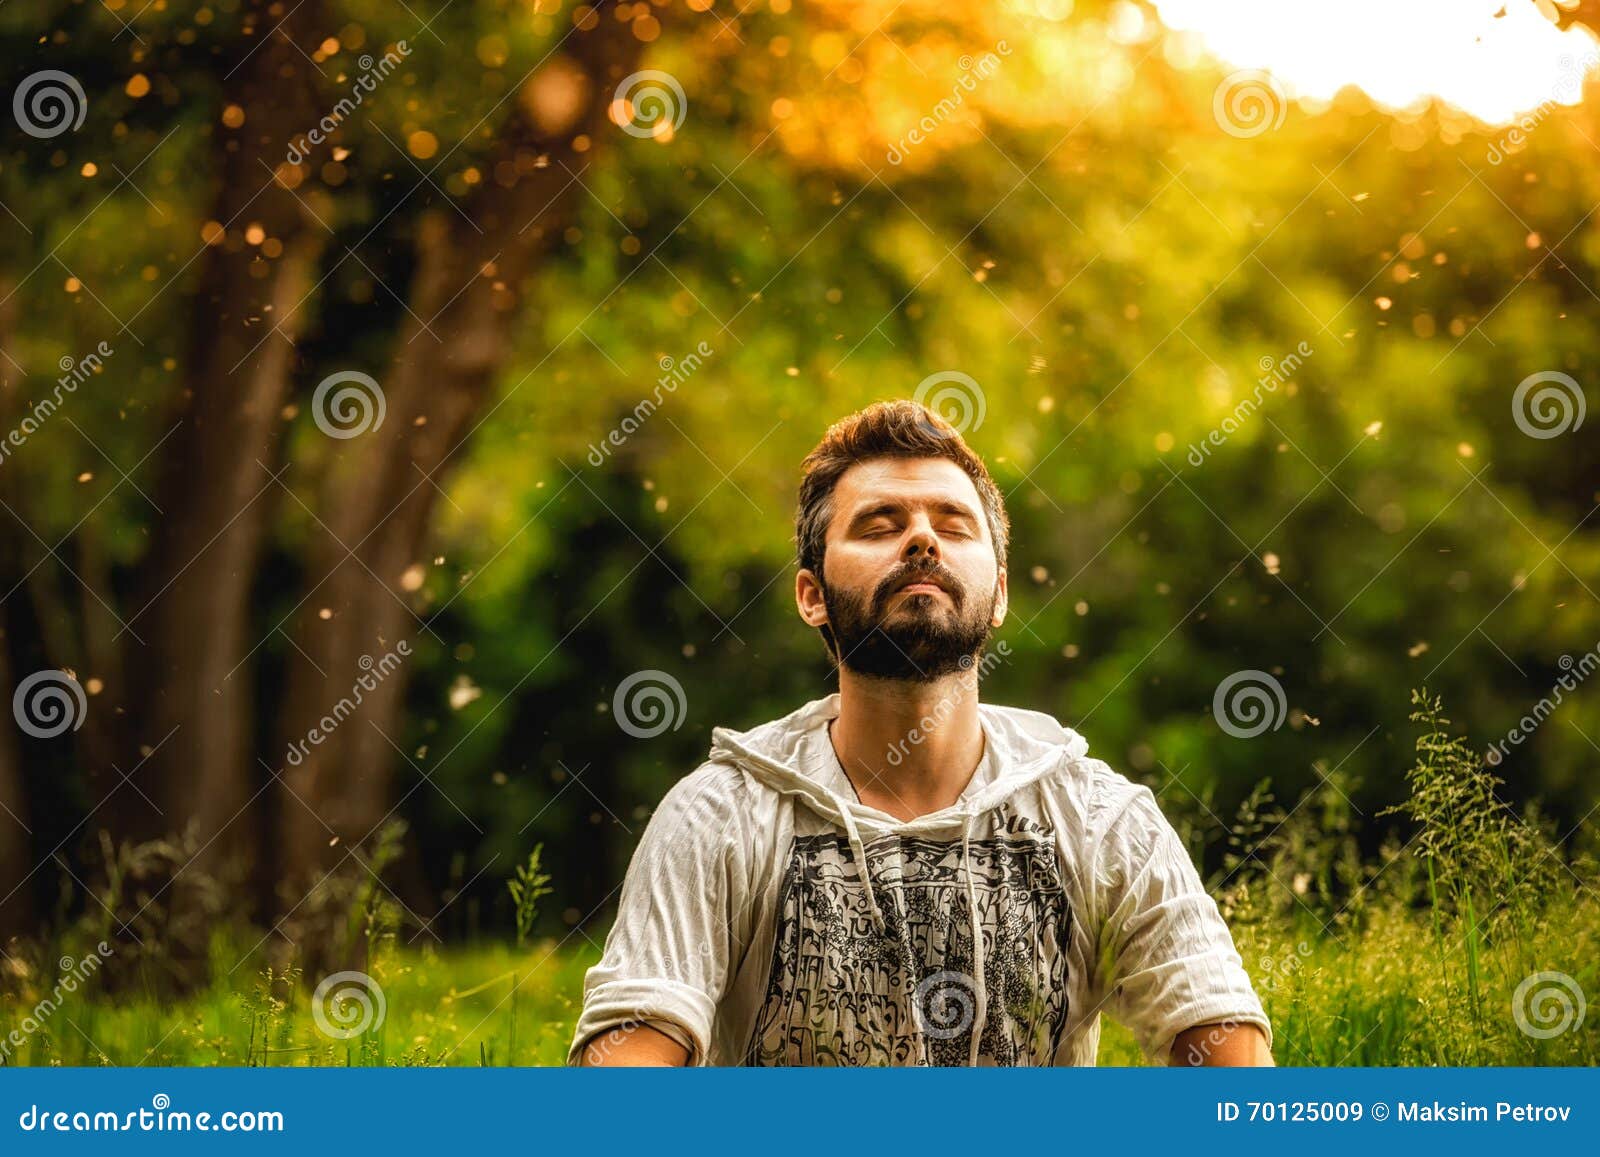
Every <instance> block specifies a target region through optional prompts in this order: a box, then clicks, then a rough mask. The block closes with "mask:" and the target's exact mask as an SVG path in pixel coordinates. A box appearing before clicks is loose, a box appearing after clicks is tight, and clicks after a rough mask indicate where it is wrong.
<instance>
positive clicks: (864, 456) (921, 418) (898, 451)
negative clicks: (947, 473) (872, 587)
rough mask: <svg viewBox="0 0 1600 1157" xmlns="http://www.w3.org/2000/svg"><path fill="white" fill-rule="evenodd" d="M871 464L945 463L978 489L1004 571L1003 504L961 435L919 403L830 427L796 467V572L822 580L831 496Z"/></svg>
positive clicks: (1006, 528)
mask: <svg viewBox="0 0 1600 1157" xmlns="http://www.w3.org/2000/svg"><path fill="white" fill-rule="evenodd" d="M873 458H948V459H949V460H950V461H952V462H954V463H955V464H956V465H957V466H959V467H961V469H962V470H963V471H965V472H966V474H967V477H969V478H971V479H972V484H973V486H974V487H976V488H977V491H978V498H979V500H980V501H981V502H982V504H983V514H984V518H985V519H986V520H987V522H988V523H989V537H990V538H991V539H993V540H994V553H995V560H996V562H997V563H998V564H999V565H1000V566H1005V565H1006V548H1007V547H1008V545H1009V544H1010V537H1011V522H1010V520H1009V519H1008V518H1007V517H1006V506H1005V499H1004V497H1002V495H1001V494H1000V488H999V487H998V486H996V485H995V484H994V479H993V478H991V477H989V470H988V468H987V467H986V466H984V464H983V459H982V458H979V457H978V455H977V454H975V453H973V452H972V450H971V448H970V447H968V446H967V444H966V443H965V442H963V441H962V440H961V432H960V431H959V430H957V429H956V428H955V427H954V426H952V425H951V424H950V423H949V422H947V421H945V420H944V419H943V418H941V417H940V416H939V415H938V414H937V413H935V412H934V411H932V410H930V409H928V407H926V406H924V405H922V404H921V403H919V402H912V401H906V400H903V399H902V400H899V401H893V402H874V403H873V404H872V405H870V406H868V407H867V408H866V409H864V410H858V411H856V412H855V413H854V414H851V415H850V416H849V417H847V418H841V419H840V420H839V421H837V422H835V423H834V424H833V425H831V426H829V427H828V432H827V433H826V434H824V435H823V436H822V441H820V442H818V443H817V446H816V449H814V450H812V451H811V453H809V454H807V455H806V457H805V461H803V462H802V463H801V464H800V472H801V480H800V505H799V509H798V510H796V512H795V518H794V530H795V546H796V549H797V550H798V552H799V556H800V566H801V568H802V569H805V570H809V571H811V572H812V573H813V574H815V575H816V576H817V578H818V579H819V580H820V579H821V578H822V557H823V551H824V548H825V547H826V545H827V537H828V524H829V523H830V522H832V521H833V513H834V511H833V491H834V487H835V486H837V485H838V482H839V478H840V476H841V475H843V474H844V472H845V471H846V470H848V469H850V467H852V466H854V465H856V464H857V463H859V462H866V461H868V460H870V459H873Z"/></svg>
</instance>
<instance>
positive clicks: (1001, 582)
mask: <svg viewBox="0 0 1600 1157" xmlns="http://www.w3.org/2000/svg"><path fill="white" fill-rule="evenodd" d="M1009 606H1010V601H1009V599H1008V596H1007V594H1006V568H1005V567H1001V568H1000V577H999V578H998V579H996V580H995V598H994V618H993V619H992V620H991V621H990V625H991V626H996V627H998V626H999V625H1000V624H1001V623H1003V622H1005V621H1006V610H1007V608H1008V607H1009Z"/></svg>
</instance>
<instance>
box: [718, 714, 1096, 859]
mask: <svg viewBox="0 0 1600 1157" xmlns="http://www.w3.org/2000/svg"><path fill="white" fill-rule="evenodd" d="M838 715H839V694H838V692H834V693H833V694H831V695H828V696H826V697H824V698H821V699H814V700H812V701H811V702H810V703H807V704H806V705H805V706H803V707H800V708H798V709H797V710H795V711H792V712H790V713H789V714H788V715H785V716H783V717H782V718H780V719H774V720H772V721H770V722H768V723H763V724H761V725H760V726H758V727H753V728H751V729H750V730H748V731H733V730H731V729H730V728H727V727H718V728H715V729H714V730H713V731H712V733H711V738H712V743H711V758H712V759H713V760H715V761H717V762H722V763H731V764H734V765H735V766H737V767H740V768H742V769H743V770H744V771H745V772H747V773H748V774H749V775H751V776H752V777H753V778H755V779H756V780H757V781H758V782H760V783H763V784H765V785H766V786H768V787H770V788H773V789H774V790H776V791H778V792H780V793H782V794H784V795H791V796H796V797H798V798H800V799H801V800H803V801H804V802H805V804H806V806H807V807H809V808H810V809H811V810H812V811H814V812H816V813H817V815H819V816H821V817H822V818H824V819H827V820H830V821H832V822H833V823H836V824H838V825H840V826H841V827H844V826H846V825H847V824H848V823H849V822H850V821H854V822H855V823H857V824H860V825H862V826H865V827H868V828H871V829H874V830H882V831H884V832H887V833H893V834H895V835H907V836H909V835H919V836H925V835H935V834H940V833H946V832H950V831H955V830H960V829H961V828H962V827H963V823H964V821H965V820H966V819H967V818H968V817H971V816H976V815H981V814H982V813H984V812H987V811H991V810H993V809H994V808H996V807H998V806H999V805H1000V804H1002V803H1004V802H1005V801H1006V800H1007V799H1009V798H1011V797H1012V796H1013V795H1015V794H1016V793H1017V792H1019V791H1021V790H1022V789H1023V788H1026V787H1028V786H1030V785H1031V784H1033V783H1036V782H1038V781H1039V780H1040V779H1042V778H1045V777H1047V776H1051V775H1054V774H1058V773H1059V772H1061V771H1062V770H1064V769H1066V768H1067V767H1069V766H1070V765H1071V764H1072V762H1073V761H1074V760H1076V759H1078V758H1080V757H1081V756H1083V755H1084V754H1085V753H1086V752H1087V751H1088V750H1089V744H1088V741H1087V740H1085V739H1084V738H1083V736H1081V735H1079V734H1078V733H1077V732H1076V731H1074V730H1072V729H1071V728H1070V727H1064V726H1062V725H1061V724H1060V723H1059V722H1057V721H1056V719H1054V718H1053V717H1052V716H1049V715H1046V714H1045V713H1044V712H1042V711H1028V710H1025V709H1023V708H1020V707H1003V706H1000V705H998V704H993V703H980V704H979V705H978V716H979V721H980V724H981V726H982V727H983V732H984V736H985V743H984V752H985V756H984V758H985V762H986V763H988V764H989V765H990V774H989V775H988V776H987V778H986V780H985V782H983V783H981V784H979V783H974V784H973V785H972V786H970V787H969V788H968V790H967V791H966V792H964V793H963V794H962V797H961V798H960V799H959V800H957V801H956V802H955V803H954V804H951V805H950V806H949V807H947V808H944V809H942V810H940V811H936V812H931V813H929V814H928V815H924V816H918V817H917V818H916V819H912V820H897V819H895V818H894V817H893V816H891V815H889V814H887V813H886V812H882V811H879V810H878V809H876V808H872V807H868V806H867V805H865V804H863V803H861V802H860V801H859V800H857V799H855V798H853V796H844V795H841V794H840V793H839V792H837V791H835V790H833V788H831V787H830V786H829V785H828V784H827V783H826V781H825V777H824V774H823V772H824V769H825V768H828V767H831V766H836V761H827V760H824V761H819V760H818V759H816V758H815V753H816V752H817V751H818V750H821V748H820V745H821V744H825V743H829V742H830V741H829V740H828V738H827V725H828V723H829V722H830V721H831V720H833V719H836V718H837V717H838ZM830 754H831V752H830Z"/></svg>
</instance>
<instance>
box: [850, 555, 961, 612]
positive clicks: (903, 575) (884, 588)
mask: <svg viewBox="0 0 1600 1157" xmlns="http://www.w3.org/2000/svg"><path fill="white" fill-rule="evenodd" d="M913 583H933V584H935V585H936V586H939V587H940V588H942V589H943V590H944V592H945V593H946V594H948V595H949V596H950V601H951V602H953V603H954V604H955V605H956V606H958V607H959V606H960V605H961V604H962V602H963V600H964V596H965V594H966V591H965V588H963V587H962V585H961V580H960V579H958V578H956V576H955V575H954V574H952V573H951V572H950V571H949V570H947V569H946V568H945V567H944V566H943V565H941V564H939V563H934V564H932V565H927V566H923V565H918V566H906V567H902V568H900V569H899V570H897V571H895V572H894V573H893V574H891V575H890V576H889V577H888V578H886V579H884V580H883V581H882V582H881V583H879V584H878V589H877V591H876V592H874V594H873V599H872V601H873V604H874V605H875V606H876V607H878V608H879V609H882V607H883V606H884V605H885V604H886V603H888V601H889V596H891V595H893V594H894V593H895V592H896V591H898V590H901V589H903V588H905V587H908V586H911V585H912V584H913Z"/></svg>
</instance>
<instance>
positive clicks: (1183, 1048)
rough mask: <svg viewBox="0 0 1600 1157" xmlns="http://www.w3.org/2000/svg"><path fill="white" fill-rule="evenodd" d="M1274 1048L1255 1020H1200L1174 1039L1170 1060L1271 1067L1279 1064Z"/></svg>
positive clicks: (1184, 1063) (1185, 1063)
mask: <svg viewBox="0 0 1600 1157" xmlns="http://www.w3.org/2000/svg"><path fill="white" fill-rule="evenodd" d="M1276 1063H1277V1062H1275V1061H1274V1060H1273V1059H1272V1050H1271V1049H1269V1048H1268V1047H1267V1037H1266V1034H1265V1033H1263V1032H1262V1031H1261V1030H1260V1029H1259V1028H1257V1027H1256V1026H1255V1025H1253V1024H1248V1023H1245V1024H1240V1023H1238V1022H1237V1021H1221V1022H1219V1023H1217V1024H1197V1025H1195V1026H1194V1027H1193V1028H1190V1029H1185V1030H1184V1031H1183V1032H1180V1033H1179V1034H1178V1035H1177V1038H1176V1039H1175V1040H1173V1042H1172V1056H1171V1058H1169V1059H1168V1061H1167V1064H1169V1065H1174V1066H1201V1065H1204V1066H1209V1067H1222V1066H1235V1067H1248V1066H1252V1065H1257V1066H1263V1067H1267V1068H1271V1067H1273V1066H1275V1065H1276Z"/></svg>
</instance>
